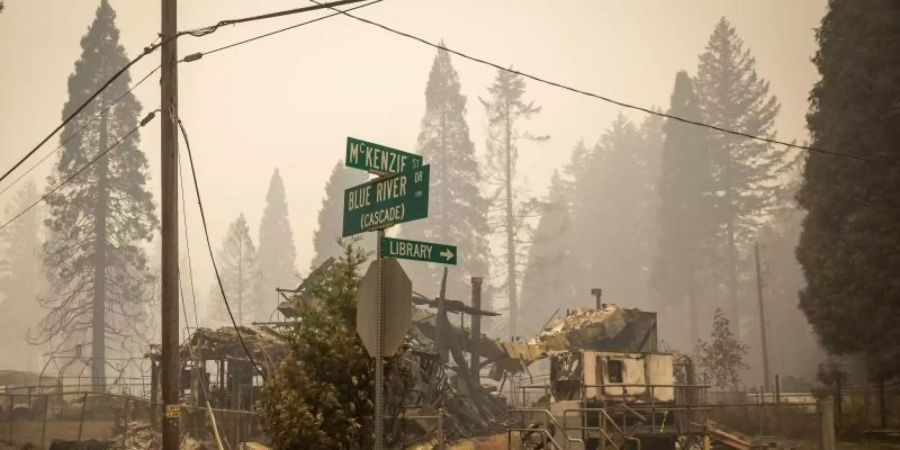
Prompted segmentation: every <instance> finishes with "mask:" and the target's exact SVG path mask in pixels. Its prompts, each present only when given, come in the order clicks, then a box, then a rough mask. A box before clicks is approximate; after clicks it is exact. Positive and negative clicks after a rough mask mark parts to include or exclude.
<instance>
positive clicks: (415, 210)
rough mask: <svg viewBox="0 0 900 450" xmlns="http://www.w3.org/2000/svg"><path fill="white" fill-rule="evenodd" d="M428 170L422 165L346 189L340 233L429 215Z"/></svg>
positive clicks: (365, 229) (345, 234)
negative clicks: (342, 225)
mask: <svg viewBox="0 0 900 450" xmlns="http://www.w3.org/2000/svg"><path fill="white" fill-rule="evenodd" d="M430 173H431V171H430V166H422V167H418V168H416V169H412V170H408V171H406V172H403V173H400V174H397V175H394V176H391V177H388V178H380V179H377V180H372V181H369V182H367V183H363V184H360V185H357V186H353V187H351V188H349V189H345V190H344V227H343V233H342V236H344V237H347V236H353V235H354V234H359V233H362V232H365V231H373V230H379V229H383V228H387V227H389V226H391V225H396V224H398V223H403V222H409V221H412V220H418V219H424V218H426V217H428V183H429V179H430V176H429V175H430Z"/></svg>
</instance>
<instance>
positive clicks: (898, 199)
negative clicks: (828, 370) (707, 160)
mask: <svg viewBox="0 0 900 450" xmlns="http://www.w3.org/2000/svg"><path fill="white" fill-rule="evenodd" d="M898 23H900V4H898V3H897V2H895V1H890V0H876V1H870V2H838V1H830V2H829V8H828V12H827V13H826V15H825V17H824V18H823V19H822V24H821V27H820V28H819V29H818V31H817V33H816V34H817V38H818V42H819V50H818V52H817V53H816V56H815V58H814V59H813V61H814V62H815V64H816V67H817V68H818V70H819V74H820V75H821V79H820V80H819V81H818V82H817V83H816V85H815V87H814V88H813V90H812V92H811V95H810V112H809V114H808V116H807V124H808V127H809V130H810V132H811V136H812V145H814V146H816V147H820V148H827V149H834V150H839V151H840V152H843V153H849V154H852V155H856V156H859V157H867V158H880V159H885V160H893V161H897V160H900V147H898V145H897V142H900V84H898V83H897V80H898V79H900V61H898V59H897V55H898V54H900V33H898V30H900V28H898V26H897V24H898ZM803 177H804V181H803V185H802V187H801V190H800V192H799V194H798V197H797V198H798V200H799V203H800V205H801V206H802V207H803V208H805V209H806V211H807V212H808V215H807V216H806V218H805V219H804V220H803V232H802V235H801V238H800V245H799V247H798V248H797V257H798V259H799V261H800V264H801V265H802V266H803V272H804V274H805V276H806V287H805V288H804V289H803V290H802V291H801V294H800V304H801V307H802V308H803V310H804V312H805V313H806V316H807V317H808V318H809V321H810V322H811V323H812V325H813V327H814V328H815V330H816V332H817V333H818V335H819V336H820V337H821V339H822V342H823V343H824V345H825V347H826V348H827V349H828V350H830V351H831V352H835V353H840V354H858V355H861V356H863V357H864V359H865V360H867V363H868V364H869V365H870V367H869V373H870V375H871V376H872V377H873V378H875V379H876V380H885V379H888V378H891V377H894V376H897V375H898V374H900V327H897V324H896V321H897V319H896V318H897V317H898V315H900V279H898V277H897V272H898V270H900V164H885V163H865V162H861V161H853V160H848V159H847V158H838V157H835V156H832V155H827V154H822V153H808V154H807V158H806V164H805V170H804V174H803Z"/></svg>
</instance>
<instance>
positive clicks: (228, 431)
mask: <svg viewBox="0 0 900 450" xmlns="http://www.w3.org/2000/svg"><path fill="white" fill-rule="evenodd" d="M25 391H26V392H25V393H20V392H19V391H17V392H16V393H10V392H6V393H0V441H5V442H9V443H11V444H12V445H14V446H22V445H25V444H31V445H34V446H35V447H37V448H40V449H46V448H48V447H49V445H50V443H51V442H53V440H55V439H59V440H66V441H75V440H88V439H96V440H99V441H109V442H113V443H115V444H119V445H123V446H125V447H127V448H145V447H146V446H147V445H149V444H150V442H151V441H152V440H153V438H154V436H155V435H156V434H157V431H155V430H154V428H153V427H154V424H153V418H154V416H155V417H157V418H158V417H160V416H161V414H160V405H158V404H153V403H151V402H150V400H149V398H142V397H137V396H130V395H123V394H114V393H106V392H58V391H55V392H36V391H37V390H36V389H33V390H32V392H31V393H28V392H27V389H26V390H25ZM212 411H213V415H214V417H215V422H216V425H217V426H216V428H217V429H218V432H219V435H220V437H221V438H222V441H223V444H224V445H225V448H237V446H238V444H239V443H240V442H246V441H253V440H256V441H260V440H262V441H265V434H264V432H263V430H262V422H261V420H260V416H259V415H258V414H257V413H255V412H252V411H239V410H224V409H212ZM181 432H182V436H183V437H191V438H194V439H197V440H199V441H202V442H213V441H214V434H213V425H212V421H211V420H210V417H209V412H208V411H207V409H206V408H199V407H193V406H182V415H181Z"/></svg>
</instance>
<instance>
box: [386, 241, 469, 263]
mask: <svg viewBox="0 0 900 450" xmlns="http://www.w3.org/2000/svg"><path fill="white" fill-rule="evenodd" d="M381 256H384V257H387V258H402V259H410V260H413V261H425V262H432V263H438V264H451V265H456V246H455V245H445V244H435V243H433V242H420V241H408V240H406V239H393V238H388V237H386V238H383V239H382V240H381Z"/></svg>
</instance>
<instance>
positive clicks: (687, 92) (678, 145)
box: [650, 71, 717, 346]
mask: <svg viewBox="0 0 900 450" xmlns="http://www.w3.org/2000/svg"><path fill="white" fill-rule="evenodd" d="M668 112H669V114H672V115H675V116H679V117H684V118H687V119H691V120H699V119H700V110H699V105H698V99H697V95H696V93H695V92H694V87H693V81H692V80H691V78H690V76H689V75H688V74H687V73H686V72H684V71H682V72H679V73H678V74H677V75H676V76H675V87H674V89H673V92H672V97H671V104H670V107H669V111H668ZM663 133H664V135H665V138H664V142H663V152H662V167H661V173H660V181H659V183H658V185H659V196H660V204H659V212H658V216H657V217H658V218H657V223H658V229H659V243H658V249H659V250H658V253H657V257H656V260H655V262H654V265H653V270H652V273H651V278H650V283H651V288H650V289H651V294H652V296H653V297H654V299H655V303H656V304H657V305H660V307H661V308H662V309H661V310H660V312H662V313H663V314H661V317H662V318H671V319H670V320H671V323H673V324H675V323H683V324H685V325H687V326H686V327H685V326H682V327H667V328H670V329H673V330H684V329H685V328H687V330H688V333H689V336H678V337H680V338H682V339H681V343H683V344H687V346H690V345H693V343H695V342H697V339H699V336H700V335H699V332H700V331H699V330H700V321H699V318H700V316H701V314H703V313H701V312H700V308H701V305H700V303H701V298H703V297H706V296H708V294H705V292H708V291H706V290H708V289H710V286H711V284H712V280H710V278H709V277H710V270H711V261H710V254H709V252H710V251H711V250H712V249H714V248H715V245H716V241H715V236H716V229H717V221H716V217H715V213H714V205H713V204H712V197H711V196H710V195H709V193H710V191H711V189H712V166H711V164H710V161H709V157H708V155H707V152H708V148H707V147H706V144H705V141H704V139H705V136H706V135H705V133H704V132H702V131H700V130H698V129H697V128H696V127H694V126H692V125H688V124H684V123H681V122H677V121H674V120H669V121H666V123H665V124H664V125H663ZM684 338H689V339H687V340H686V341H685V339H684Z"/></svg>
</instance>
